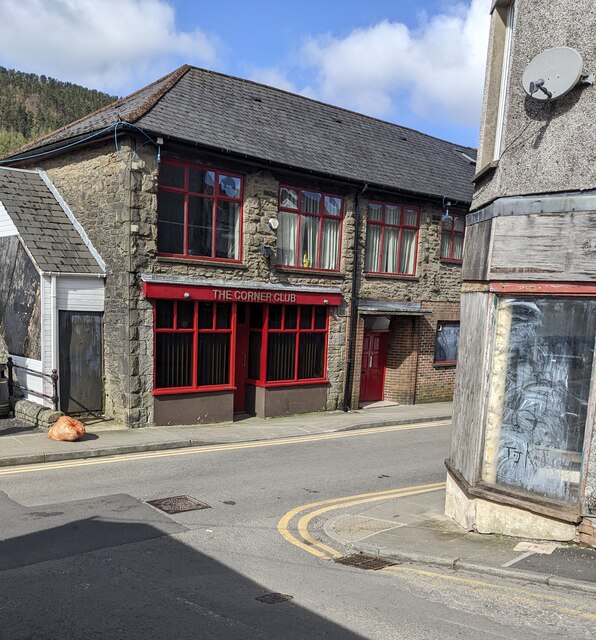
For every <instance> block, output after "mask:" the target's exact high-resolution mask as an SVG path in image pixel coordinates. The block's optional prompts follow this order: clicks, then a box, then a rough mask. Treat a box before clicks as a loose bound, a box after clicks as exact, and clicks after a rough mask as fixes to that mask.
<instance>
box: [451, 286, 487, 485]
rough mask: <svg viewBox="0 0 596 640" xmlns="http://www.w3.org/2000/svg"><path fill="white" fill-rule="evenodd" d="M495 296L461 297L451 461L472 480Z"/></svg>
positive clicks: (478, 455) (478, 452)
mask: <svg viewBox="0 0 596 640" xmlns="http://www.w3.org/2000/svg"><path fill="white" fill-rule="evenodd" d="M493 301H494V296H493V295H492V294H488V293H465V294H463V295H462V298H461V333H460V342H459V361H458V364H457V375H456V379H455V396H454V406H453V437H452V439H451V454H450V461H451V464H452V465H453V466H454V467H455V468H456V469H457V470H458V471H459V472H460V473H461V474H462V476H463V477H464V478H465V479H466V480H467V481H468V482H469V483H470V484H474V483H475V482H476V481H477V480H478V479H479V478H478V472H479V463H480V459H481V450H480V449H481V445H482V432H483V427H484V410H485V409H484V405H485V402H484V399H485V396H486V394H487V390H488V383H489V369H488V362H489V358H490V352H491V349H492V342H493V340H492V336H493V330H492V324H493V317H494V309H493Z"/></svg>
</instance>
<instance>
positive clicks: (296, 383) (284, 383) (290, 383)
mask: <svg viewBox="0 0 596 640" xmlns="http://www.w3.org/2000/svg"><path fill="white" fill-rule="evenodd" d="M246 384H252V385H253V386H255V387H264V388H265V389H268V388H275V387H302V386H305V385H312V384H329V380H328V379H327V378H310V379H308V380H280V381H279V382H259V381H258V380H247V381H246Z"/></svg>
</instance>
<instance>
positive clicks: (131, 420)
mask: <svg viewBox="0 0 596 640" xmlns="http://www.w3.org/2000/svg"><path fill="white" fill-rule="evenodd" d="M166 151H167V149H163V150H162V156H164V157H165V155H168V154H166ZM169 155H174V154H173V153H171V152H170V154H169ZM174 157H175V156H174ZM179 157H183V158H184V159H187V160H192V161H195V162H198V163H200V164H203V165H206V166H214V167H216V168H218V169H220V170H230V171H234V172H238V173H242V174H244V176H245V177H244V206H243V230H242V234H243V247H242V262H241V263H240V264H230V265H224V264H222V263H220V262H218V263H214V262H211V263H210V262H209V261H203V260H196V259H188V258H166V257H160V256H158V255H157V224H156V223H157V172H158V164H157V157H156V152H155V149H154V148H152V147H151V146H150V145H146V146H144V147H143V148H142V149H140V150H139V152H138V153H137V152H136V151H135V149H134V142H131V143H130V144H128V143H126V142H124V141H121V142H120V145H119V150H116V149H115V148H114V146H113V144H106V145H104V146H101V147H97V148H93V149H84V150H77V151H76V152H74V153H71V154H67V155H63V156H60V157H59V158H57V159H52V160H49V161H46V162H44V166H43V168H44V169H46V171H47V172H48V175H49V177H50V179H51V180H52V181H53V182H54V183H55V185H56V187H57V188H58V190H59V191H60V193H61V194H62V196H63V197H64V199H65V200H66V202H67V203H68V204H69V206H70V207H71V209H72V210H73V212H74V214H75V216H76V217H77V219H78V220H79V221H80V222H81V224H82V225H83V226H84V228H85V230H86V231H87V234H88V235H89V237H90V239H91V241H92V242H93V244H94V246H95V247H96V248H97V250H98V251H99V253H100V254H101V255H102V257H103V259H104V260H105V262H106V265H107V277H106V305H105V313H104V369H105V411H106V413H108V414H109V415H112V416H114V417H115V418H118V419H122V420H125V421H126V422H127V424H128V425H129V426H131V427H138V426H145V425H147V424H153V422H154V420H153V397H152V396H151V391H152V388H153V310H152V304H151V302H150V301H148V300H145V299H144V297H143V295H142V282H141V274H142V273H148V274H168V275H176V276H187V277H194V278H212V279H219V280H227V281H229V282H230V283H231V284H233V283H234V282H242V281H249V280H250V281H259V282H263V283H271V284H273V283H287V284H292V285H296V286H300V285H318V286H327V287H338V288H339V289H340V290H341V292H342V296H343V302H342V304H341V305H340V306H339V307H338V308H335V309H333V310H332V312H331V320H330V330H329V349H328V378H329V382H330V386H329V390H328V397H327V408H328V409H336V408H339V407H341V405H342V402H343V385H344V372H345V367H346V360H347V351H346V349H347V336H348V328H349V327H348V325H349V300H350V296H351V284H352V279H351V271H352V265H353V259H354V251H353V248H354V236H355V230H354V206H355V201H356V194H357V190H356V188H347V187H346V186H345V185H341V184H339V183H332V182H330V181H320V180H316V179H315V178H305V177H303V176H296V175H291V174H288V173H282V172H274V171H272V170H267V169H261V168H258V167H254V166H250V165H247V164H246V163H244V164H242V165H239V164H238V163H236V162H232V161H231V160H230V159H226V158H223V157H222V156H219V157H218V156H213V155H211V154H208V153H205V152H200V151H199V150H192V151H189V152H186V153H185V154H184V155H183V156H179ZM280 183H283V184H293V185H295V186H297V187H303V188H311V189H321V190H325V191H326V192H328V193H335V194H338V195H342V196H344V220H343V229H342V248H341V265H340V272H339V273H328V272H326V273H324V272H316V271H312V270H311V271H308V272H300V271H290V270H287V269H283V268H277V266H276V264H275V257H273V258H271V259H268V258H266V257H264V256H263V255H262V254H261V253H260V249H261V248H262V247H263V246H269V247H271V248H273V249H274V250H275V248H276V234H275V231H273V230H272V229H271V228H270V227H269V225H268V224H267V222H268V220H269V218H275V217H276V216H277V202H278V190H279V184H280ZM367 195H369V194H367ZM369 197H375V199H378V194H370V196H369ZM385 197H386V196H385ZM386 199H388V200H389V201H390V202H401V201H400V200H399V199H397V198H387V197H386ZM411 203H416V204H418V206H420V207H421V210H422V215H421V230H420V243H419V250H418V264H417V276H416V277H415V278H407V279H405V278H403V279H401V278H399V279H398V278H394V277H387V278H382V277H370V276H363V277H361V278H359V281H358V286H359V294H358V295H359V297H367V298H373V299H386V300H398V301H420V302H425V303H426V302H429V303H430V302H433V301H443V300H447V301H450V302H453V303H456V301H457V300H458V298H459V289H460V282H461V279H460V272H461V267H460V265H453V264H446V263H440V262H439V260H438V256H439V242H440V236H439V234H440V231H439V228H440V224H439V223H438V219H439V218H440V214H441V210H440V207H439V206H438V205H431V204H430V203H428V202H416V201H411V202H407V203H406V202H404V204H411ZM366 205H367V199H366V198H364V197H362V198H361V200H360V209H361V216H362V230H361V238H360V243H359V250H360V256H359V260H360V267H362V265H363V264H364V247H365V238H366V236H365V215H366ZM433 215H434V220H433ZM441 319H446V318H441ZM360 342H361V341H360ZM360 346H361V345H360ZM357 348H358V343H357ZM433 348H434V347H433ZM357 357H358V354H357ZM354 370H355V372H356V371H357V370H359V360H358V359H356V361H355V367H354ZM358 384H359V381H358V380H356V379H355V380H354V385H355V389H356V390H357V388H358V387H357V385H358ZM427 397H430V395H428V394H427Z"/></svg>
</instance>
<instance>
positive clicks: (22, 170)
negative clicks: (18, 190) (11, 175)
mask: <svg viewBox="0 0 596 640" xmlns="http://www.w3.org/2000/svg"><path fill="white" fill-rule="evenodd" d="M0 169H4V170H5V171H20V172H21V173H38V171H37V169H19V168H17V167H7V166H4V165H0Z"/></svg>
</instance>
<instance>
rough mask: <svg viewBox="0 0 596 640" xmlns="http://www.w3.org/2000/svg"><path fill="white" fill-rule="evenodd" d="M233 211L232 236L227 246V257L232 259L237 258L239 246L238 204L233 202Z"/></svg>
mask: <svg viewBox="0 0 596 640" xmlns="http://www.w3.org/2000/svg"><path fill="white" fill-rule="evenodd" d="M233 211H234V213H233V214H232V216H233V219H232V228H233V230H234V231H233V236H232V240H231V242H230V245H229V247H228V258H233V259H234V260H238V258H239V257H240V256H239V255H238V253H239V251H238V250H239V248H240V205H238V204H235V205H234V207H233Z"/></svg>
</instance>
